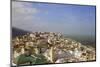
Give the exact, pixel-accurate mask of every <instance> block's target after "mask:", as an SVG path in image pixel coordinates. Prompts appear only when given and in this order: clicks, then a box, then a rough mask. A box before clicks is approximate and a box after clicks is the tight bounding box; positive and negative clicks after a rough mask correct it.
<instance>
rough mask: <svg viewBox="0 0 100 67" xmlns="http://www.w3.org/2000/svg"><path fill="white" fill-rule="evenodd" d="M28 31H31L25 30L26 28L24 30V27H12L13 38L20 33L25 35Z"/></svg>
mask: <svg viewBox="0 0 100 67" xmlns="http://www.w3.org/2000/svg"><path fill="white" fill-rule="evenodd" d="M26 33H29V31H25V30H22V29H18V28H15V27H12V38H14V37H16V36H19V35H24V34H26Z"/></svg>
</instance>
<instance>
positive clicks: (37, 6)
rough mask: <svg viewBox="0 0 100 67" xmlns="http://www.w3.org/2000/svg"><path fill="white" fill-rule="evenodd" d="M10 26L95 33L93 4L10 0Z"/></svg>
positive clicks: (38, 29)
mask: <svg viewBox="0 0 100 67" xmlns="http://www.w3.org/2000/svg"><path fill="white" fill-rule="evenodd" d="M12 26H13V27H16V28H19V29H23V30H27V31H33V32H34V31H50V32H61V33H64V34H75V35H95V6H80V5H64V4H46V3H32V2H12Z"/></svg>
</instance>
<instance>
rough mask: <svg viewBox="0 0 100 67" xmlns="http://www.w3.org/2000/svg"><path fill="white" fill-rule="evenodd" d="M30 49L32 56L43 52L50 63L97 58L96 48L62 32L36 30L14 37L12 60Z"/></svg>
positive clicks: (14, 60) (14, 61)
mask: <svg viewBox="0 0 100 67" xmlns="http://www.w3.org/2000/svg"><path fill="white" fill-rule="evenodd" d="M26 49H27V50H30V51H29V52H30V53H31V54H30V55H31V56H34V55H38V54H41V55H43V56H44V57H45V58H46V60H47V61H48V63H68V62H80V61H92V60H95V59H96V58H95V49H93V48H89V47H87V46H84V45H82V44H81V43H79V42H77V41H75V40H72V39H70V38H65V37H63V35H62V34H61V33H54V32H34V33H27V34H25V35H23V36H18V37H16V38H13V39H12V50H13V52H12V62H13V63H15V64H16V63H17V61H16V58H17V57H18V56H20V55H22V54H25V50H26Z"/></svg>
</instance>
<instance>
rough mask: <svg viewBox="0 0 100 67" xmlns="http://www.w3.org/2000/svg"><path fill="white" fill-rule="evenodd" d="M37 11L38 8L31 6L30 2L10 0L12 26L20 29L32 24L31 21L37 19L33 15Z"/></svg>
mask: <svg viewBox="0 0 100 67" xmlns="http://www.w3.org/2000/svg"><path fill="white" fill-rule="evenodd" d="M37 13H39V10H38V9H36V8H34V7H32V4H31V3H26V2H12V26H13V27H17V28H20V29H26V28H30V27H32V26H34V23H33V22H35V21H36V19H37V18H36V17H34V16H35V15H36V14H37ZM33 20H34V21H33ZM26 30H27V29H26Z"/></svg>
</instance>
